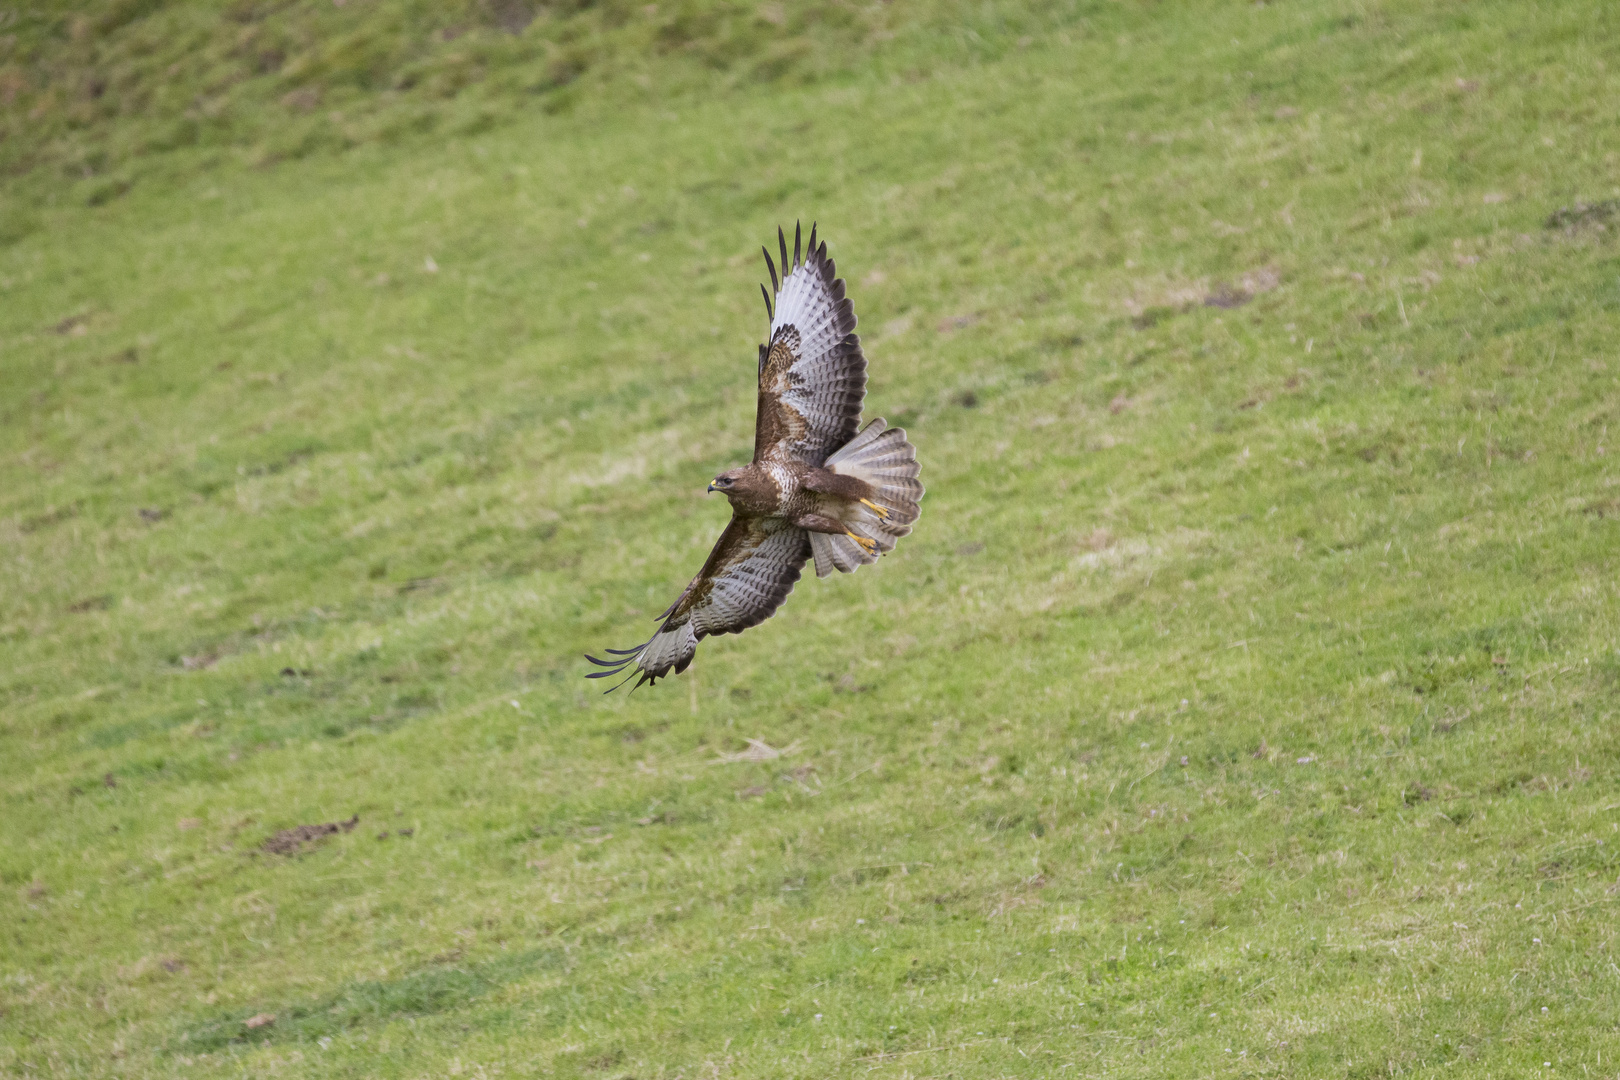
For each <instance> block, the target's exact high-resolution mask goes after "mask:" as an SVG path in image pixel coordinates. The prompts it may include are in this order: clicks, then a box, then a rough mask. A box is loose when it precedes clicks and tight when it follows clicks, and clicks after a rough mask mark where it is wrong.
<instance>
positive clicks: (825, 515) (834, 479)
mask: <svg viewBox="0 0 1620 1080" xmlns="http://www.w3.org/2000/svg"><path fill="white" fill-rule="evenodd" d="M776 238H777V245H778V247H779V250H780V254H781V257H782V270H783V274H782V278H781V281H780V282H778V280H777V274H776V264H775V263H773V262H772V261H771V253H770V252H769V251H766V252H765V265H766V266H767V267H768V268H769V269H770V274H771V285H772V286H773V289H774V298H775V302H774V303H773V302H772V297H773V293H772V292H771V291H767V290H765V287H764V286H763V285H761V286H760V289H761V291H762V292H764V293H765V311H766V314H767V315H768V316H769V317H770V320H771V328H770V338H769V340H768V341H767V342H766V343H765V344H763V345H761V346H760V347H759V409H758V412H757V414H756V416H755V421H754V459H753V461H751V462H749V463H748V464H747V465H744V466H742V467H741V468H737V469H730V470H727V471H726V472H723V473H721V474H720V475H719V476H717V477H715V478H714V480H713V481H712V482H711V483H710V484H709V490H710V491H719V492H722V493H723V494H724V495H725V496H726V497H727V498H728V499H730V500H731V512H732V517H731V523H730V524H729V525H727V526H726V529H725V532H723V533H721V534H720V539H719V541H718V542H717V543H716V544H715V545H714V550H713V551H711V552H710V553H709V558H708V560H707V561H706V562H705V563H704V564H703V569H702V570H700V571H698V575H697V577H695V578H693V579H692V582H691V584H689V585H687V587H686V591H685V592H683V593H681V595H680V598H679V599H677V600H676V601H675V603H673V604H671V605H670V607H669V610H667V611H665V612H664V613H663V614H662V615H660V616H659V618H660V619H661V620H662V624H661V625H660V626H659V628H658V631H657V633H655V634H654V635H653V636H652V638H651V639H649V640H648V641H647V642H646V643H644V644H642V645H637V646H635V647H634V648H630V649H609V650H607V651H608V653H609V654H610V657H611V658H610V659H598V658H597V657H594V656H587V657H586V659H588V660H589V661H590V662H591V663H593V664H596V665H597V666H598V667H600V668H602V669H603V670H601V671H596V672H592V673H591V674H590V675H589V676H588V678H592V679H601V678H607V677H609V676H612V675H617V674H619V673H621V672H623V671H625V670H626V669H629V671H630V675H629V677H628V678H635V676H636V675H637V674H638V673H639V675H640V678H639V679H638V680H637V682H636V685H637V686H640V685H641V684H642V683H651V682H656V681H657V680H658V679H661V678H663V677H664V676H666V675H668V674H669V673H670V672H671V671H673V672H675V673H676V674H680V673H681V672H683V671H685V670H686V668H687V665H688V664H690V663H691V662H692V656H693V655H694V654H695V653H696V651H697V643H698V642H699V641H700V640H702V639H703V638H705V637H707V636H708V635H710V634H734V633H738V632H740V631H742V630H746V629H747V628H748V627H750V626H754V625H757V624H758V623H761V622H763V621H764V620H766V619H768V618H770V617H771V615H772V613H774V612H775V611H776V609H777V607H779V606H780V605H781V603H782V601H783V600H784V599H785V598H786V597H787V594H788V593H790V592H792V591H793V583H794V582H796V581H798V580H799V571H800V570H801V569H802V568H803V566H804V564H805V562H806V561H807V560H809V559H810V558H812V557H814V559H815V562H816V575H817V576H818V577H826V576H827V575H828V574H830V573H832V572H833V571H834V570H837V571H840V572H842V573H846V574H847V573H850V572H852V571H854V570H855V569H857V568H858V567H860V566H863V565H865V564H867V563H871V562H876V561H877V559H878V557H879V556H880V555H885V554H887V553H888V552H890V551H892V550H894V545H895V543H896V542H897V541H898V540H899V539H900V537H902V536H905V535H906V534H907V533H909V532H910V531H911V526H912V525H913V524H914V523H915V522H916V520H917V516H918V514H919V512H920V511H919V509H918V506H917V503H918V500H920V499H921V498H922V495H923V486H922V484H921V483H920V482H918V480H917V472H918V468H917V451H916V448H915V447H913V446H912V445H911V443H909V442H907V441H906V433H905V432H904V431H903V430H901V429H900V428H891V427H887V426H885V424H884V422H883V421H882V420H881V419H877V420H873V421H872V422H871V423H869V424H867V425H866V426H865V427H861V426H860V419H861V402H862V401H863V400H864V399H865V397H866V356H865V354H864V353H862V352H861V339H860V338H859V337H857V336H856V334H855V306H854V304H853V303H851V301H850V300H849V298H848V297H847V296H846V295H845V289H844V281H843V279H842V278H840V277H838V275H837V271H836V268H835V267H834V266H833V261H832V260H831V259H830V258H828V257H827V245H826V244H825V243H822V244H819V245H818V244H817V243H816V230H815V227H814V226H812V227H811V229H810V244H809V247H808V248H807V249H803V257H802V258H801V256H800V252H801V248H800V234H799V230H798V228H797V227H796V226H795V228H794V230H793V258H792V259H791V260H789V258H788V250H787V236H786V235H785V234H784V233H783V232H782V230H781V229H778V230H777V231H776ZM628 678H627V680H626V681H628ZM620 685H623V684H622V683H621V684H620ZM614 689H617V687H614Z"/></svg>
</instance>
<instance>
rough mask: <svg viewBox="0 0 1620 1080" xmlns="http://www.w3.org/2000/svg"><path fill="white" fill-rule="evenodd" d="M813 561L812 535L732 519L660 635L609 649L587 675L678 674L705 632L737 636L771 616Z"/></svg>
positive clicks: (773, 523) (648, 679)
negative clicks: (628, 670)
mask: <svg viewBox="0 0 1620 1080" xmlns="http://www.w3.org/2000/svg"><path fill="white" fill-rule="evenodd" d="M809 558H810V537H809V535H808V534H807V533H806V532H805V531H804V530H803V529H800V528H796V527H794V526H792V525H788V524H786V523H784V522H781V521H779V520H775V519H769V518H737V517H734V518H732V519H731V524H729V525H727V526H726V531H725V532H723V533H721V534H720V539H719V540H718V541H716V543H715V545H714V550H713V551H711V552H710V553H709V558H708V561H706V562H705V563H704V564H703V569H702V570H700V571H698V575H697V577H695V578H693V579H692V583H691V584H690V585H688V586H687V587H686V591H685V592H683V593H681V597H680V599H679V600H676V601H675V603H674V604H672V605H670V608H669V610H668V611H666V612H664V614H663V615H661V616H659V617H660V618H661V619H663V620H664V621H663V625H661V626H660V627H659V628H658V632H657V633H656V634H654V635H653V636H652V638H651V639H650V640H648V641H647V642H646V643H645V644H642V645H637V646H635V647H634V648H630V649H609V650H607V651H608V653H609V654H610V656H609V658H608V659H598V658H597V657H594V656H587V657H586V659H587V660H589V661H590V662H591V663H593V664H595V665H596V666H597V667H600V668H602V670H601V671H596V672H592V673H591V674H590V675H589V676H587V678H591V679H605V678H608V677H610V676H613V675H618V674H620V673H621V672H623V671H625V670H626V669H631V670H630V675H629V676H628V677H627V679H626V680H625V681H627V682H628V681H629V679H630V678H635V676H636V675H637V674H638V673H639V674H640V676H641V677H640V679H639V680H637V682H636V686H637V687H639V686H641V684H642V683H656V682H657V680H659V679H661V678H663V677H664V676H666V675H668V674H669V673H670V672H671V671H673V672H674V673H675V674H677V675H679V674H680V673H681V672H683V671H685V670H686V667H687V665H688V664H690V663H691V662H692V656H693V655H694V654H695V653H696V652H697V643H698V642H699V641H701V640H703V639H704V638H705V637H708V636H709V635H710V634H735V633H740V632H741V631H743V630H746V629H748V628H749V627H750V626H756V625H758V624H759V623H762V622H764V621H765V620H766V619H768V618H770V617H771V614H772V613H773V612H775V611H776V609H777V608H778V607H780V606H781V604H782V601H783V600H785V599H786V598H787V594H788V593H790V592H792V591H793V583H794V582H796V581H798V580H799V571H800V570H801V569H802V568H803V567H804V564H805V561H806V560H807V559H809ZM619 685H621V686H622V685H623V683H620V684H619ZM613 689H615V690H616V689H618V687H617V686H615V687H614V688H613Z"/></svg>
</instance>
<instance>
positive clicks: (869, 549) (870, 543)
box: [844, 500, 877, 555]
mask: <svg viewBox="0 0 1620 1080" xmlns="http://www.w3.org/2000/svg"><path fill="white" fill-rule="evenodd" d="M862 501H863V502H864V501H865V500H862ZM844 535H845V536H847V537H849V538H850V539H851V540H853V541H855V542H856V543H857V544H859V545H861V550H862V551H864V552H866V553H867V554H868V555H876V554H877V541H876V540H868V539H867V538H866V537H864V536H856V535H855V534H854V533H852V532H849V531H847V530H846V531H845V533H844Z"/></svg>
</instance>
